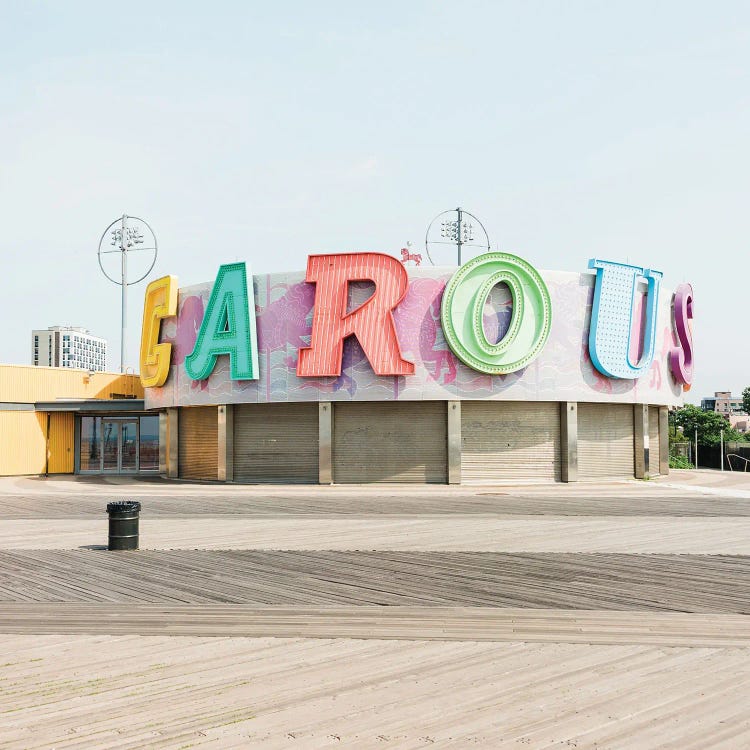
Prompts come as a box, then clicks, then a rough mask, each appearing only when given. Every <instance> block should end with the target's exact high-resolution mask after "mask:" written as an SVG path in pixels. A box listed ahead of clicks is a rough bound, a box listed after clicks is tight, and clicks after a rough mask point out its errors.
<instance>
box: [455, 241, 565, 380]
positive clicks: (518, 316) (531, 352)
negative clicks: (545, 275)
mask: <svg viewBox="0 0 750 750" xmlns="http://www.w3.org/2000/svg"><path fill="white" fill-rule="evenodd" d="M503 283H504V284H507V285H508V288H509V289H510V295H511V299H512V300H513V311H512V313H511V320H510V325H509V327H508V331H507V332H506V334H505V336H503V337H502V339H501V340H500V341H498V342H496V343H492V342H491V341H489V340H488V339H487V333H486V332H485V330H484V322H483V313H484V306H485V303H486V302H487V298H488V297H489V295H490V292H491V291H492V289H493V288H494V287H496V286H497V285H498V284H503ZM441 322H442V324H443V333H444V334H445V339H446V341H447V342H448V346H449V347H450V348H451V350H452V351H453V353H454V354H455V355H456V356H457V357H458V358H459V359H460V360H461V361H462V362H463V363H464V364H466V365H468V366H469V367H471V368H472V369H474V370H477V371H478V372H484V373H487V374H488V375H505V374H507V373H510V372H515V371H516V370H520V369H521V368H523V367H526V365H528V364H529V362H531V361H532V360H533V359H534V358H535V357H536V356H537V355H538V354H539V353H540V352H541V351H542V349H543V348H544V345H545V343H547V337H548V336H549V330H550V325H551V323H552V303H551V302H550V297H549V291H548V290H547V286H546V284H545V283H544V281H542V277H541V276H540V275H539V272H538V271H537V270H536V269H535V268H534V267H533V266H531V265H530V264H529V263H527V262H526V261H525V260H522V259H521V258H518V257H516V256H515V255H510V254H508V253H487V254H485V255H480V256H478V257H476V258H473V259H472V260H470V261H468V262H467V263H464V265H463V266H461V268H459V269H458V271H456V273H455V274H454V275H453V278H452V279H451V280H450V281H449V282H448V285H447V286H446V287H445V292H443V303H442V309H441Z"/></svg>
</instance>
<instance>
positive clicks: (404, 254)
mask: <svg viewBox="0 0 750 750" xmlns="http://www.w3.org/2000/svg"><path fill="white" fill-rule="evenodd" d="M410 260H413V261H414V265H415V266H419V265H421V264H422V256H421V255H420V254H419V253H410V252H409V248H408V247H402V248H401V262H402V263H403V264H404V265H405V264H406V263H408V262H409V261H410Z"/></svg>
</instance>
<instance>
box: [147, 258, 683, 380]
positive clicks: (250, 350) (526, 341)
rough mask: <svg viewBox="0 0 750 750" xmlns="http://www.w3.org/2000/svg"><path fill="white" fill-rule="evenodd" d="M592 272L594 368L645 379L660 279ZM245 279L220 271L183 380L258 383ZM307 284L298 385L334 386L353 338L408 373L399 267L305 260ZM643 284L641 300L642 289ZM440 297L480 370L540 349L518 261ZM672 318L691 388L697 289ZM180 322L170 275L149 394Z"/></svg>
mask: <svg viewBox="0 0 750 750" xmlns="http://www.w3.org/2000/svg"><path fill="white" fill-rule="evenodd" d="M589 268H592V269H594V270H595V271H596V278H595V282H594V295H593V305H592V310H591V322H590V327H589V332H588V341H589V356H590V359H591V362H592V364H593V365H594V367H595V368H596V369H597V370H598V371H599V372H601V373H602V374H603V375H605V376H606V377H608V378H616V379H631V380H634V379H637V378H640V377H642V376H643V375H644V374H645V373H646V372H647V371H648V370H649V368H650V367H651V364H652V361H653V358H654V350H655V344H656V334H657V308H658V303H659V296H660V292H661V279H662V273H661V272H660V271H653V270H650V269H646V268H642V267H640V266H633V265H629V264H624V263H615V262H611V261H604V260H599V259H592V260H591V261H589ZM251 278H252V277H251V276H250V272H249V270H248V269H247V267H246V265H245V263H230V264H227V265H222V266H220V268H219V271H218V274H217V277H216V281H215V282H214V284H213V287H212V289H211V292H210V296H209V298H208V303H207V306H206V312H205V315H204V316H203V318H202V320H201V322H200V329H199V330H198V332H197V338H196V340H195V345H194V347H193V349H192V351H191V352H190V353H189V354H188V355H187V356H186V357H185V360H184V367H185V372H186V373H187V375H188V377H189V378H190V379H192V380H205V379H206V378H208V377H209V376H210V375H211V373H212V372H213V370H214V367H215V365H216V360H217V358H218V357H219V356H222V355H228V357H229V377H230V378H231V379H232V380H258V378H259V367H258V340H257V334H256V320H255V318H256V316H255V314H254V312H255V299H254V294H253V286H252V283H251ZM305 281H306V282H307V283H308V284H310V285H314V294H315V297H314V304H313V316H312V330H311V335H310V343H309V345H308V346H299V344H298V345H297V347H298V352H299V357H298V360H297V376H298V377H300V378H327V377H339V376H340V375H341V372H342V356H343V347H344V341H345V339H347V338H348V337H349V336H355V337H356V339H357V340H358V342H359V344H360V346H361V348H362V351H363V353H364V355H365V357H366V359H367V361H368V362H369V364H370V366H371V367H372V370H373V372H374V373H375V374H376V375H380V376H406V377H408V376H410V375H413V374H414V372H415V368H414V364H413V363H412V362H410V361H409V360H408V359H406V358H405V357H404V356H403V354H402V350H401V346H400V343H399V337H398V333H397V329H396V325H395V323H394V318H393V313H394V310H396V309H398V307H399V305H400V304H401V303H402V301H403V300H404V297H405V296H406V294H407V291H408V290H409V279H408V276H407V272H406V269H405V268H404V266H403V264H402V263H400V262H399V261H398V260H397V259H396V258H394V257H392V256H390V255H384V254H382V253H345V254H330V255H312V256H310V257H309V258H308V264H307V273H306V276H305ZM358 281H369V282H371V283H372V284H373V285H374V291H373V293H372V295H371V296H370V297H369V298H368V299H367V300H366V301H365V302H364V303H362V304H361V305H360V306H359V307H357V308H356V309H354V310H351V311H350V310H349V309H348V299H349V290H350V284H351V283H353V282H358ZM643 282H645V287H646V293H645V295H644V294H643V293H642V292H641V291H640V290H641V289H642V288H643ZM499 284H505V285H506V286H507V288H508V289H509V290H510V295H511V299H512V312H511V317H510V323H509V325H508V328H507V330H506V332H505V334H504V335H503V336H502V337H501V338H500V340H499V341H491V340H490V339H489V338H488V336H487V332H486V330H485V327H484V310H485V306H486V303H487V300H488V299H489V298H490V295H491V292H492V290H493V289H494V288H495V287H496V286H497V285H499ZM438 300H439V305H440V309H439V313H440V315H439V317H440V325H441V326H442V331H443V334H444V337H445V341H446V343H447V345H448V347H449V348H450V350H451V351H452V352H453V353H454V354H455V356H456V357H457V358H458V359H459V360H461V362H463V363H464V364H465V365H467V366H468V367H470V368H472V369H473V370H476V371H478V372H480V373H483V374H486V375H504V374H508V373H512V372H516V371H518V370H521V369H523V368H525V367H527V366H528V365H529V364H530V363H531V362H533V361H534V359H535V358H536V357H538V356H539V354H540V353H541V352H542V350H543V349H544V347H545V344H546V343H547V340H548V337H549V334H550V329H551V325H552V314H553V307H552V299H551V297H550V293H549V290H548V288H547V286H546V284H545V282H544V280H543V279H542V277H541V275H540V274H539V272H538V271H537V270H536V269H535V268H534V267H533V266H532V265H531V264H529V263H528V262H527V261H525V260H523V259H522V258H519V257H517V256H515V255H510V254H509V253H499V252H495V253H486V254H484V255H481V256H478V257H476V258H473V259H471V260H469V261H468V262H467V263H465V264H464V265H462V266H461V267H460V268H459V269H458V270H457V271H456V272H455V273H454V275H453V276H452V278H451V279H450V280H449V281H448V283H447V285H446V286H445V289H444V290H443V293H442V298H438ZM405 304H406V303H405ZM308 309H309V308H308ZM673 310H674V316H673V317H674V319H673V325H674V334H673V335H674V337H675V340H676V342H677V345H676V346H673V347H671V348H670V349H669V353H668V360H669V369H670V371H671V373H672V377H673V378H674V381H675V382H676V383H678V384H680V385H682V386H683V387H684V389H685V390H687V389H689V387H690V384H691V382H692V377H693V339H692V331H691V328H690V321H691V320H692V317H693V289H692V287H691V286H690V285H689V284H682V285H680V286H679V287H678V289H677V291H676V293H675V296H674V300H673ZM251 311H252V313H253V314H251ZM176 314H177V279H176V278H175V277H173V276H165V277H164V278H161V279H157V280H156V281H154V282H152V283H151V284H149V286H148V288H147V290H146V295H145V299H144V312H143V333H142V338H141V362H140V364H141V381H142V382H143V385H144V386H145V387H151V388H155V387H160V386H163V385H164V384H165V382H166V381H167V379H168V376H169V366H170V357H171V348H172V347H171V344H169V343H159V333H160V327H161V322H162V320H164V319H165V318H168V317H172V316H175V315H176ZM196 325H197V324H196ZM402 334H403V331H402ZM639 352H640V353H639Z"/></svg>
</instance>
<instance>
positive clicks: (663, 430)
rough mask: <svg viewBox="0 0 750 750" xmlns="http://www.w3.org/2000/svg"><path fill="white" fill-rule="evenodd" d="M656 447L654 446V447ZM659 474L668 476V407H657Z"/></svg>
mask: <svg viewBox="0 0 750 750" xmlns="http://www.w3.org/2000/svg"><path fill="white" fill-rule="evenodd" d="M654 447H656V446H654ZM659 474H662V475H663V476H666V475H667V474H669V407H667V406H660V407H659Z"/></svg>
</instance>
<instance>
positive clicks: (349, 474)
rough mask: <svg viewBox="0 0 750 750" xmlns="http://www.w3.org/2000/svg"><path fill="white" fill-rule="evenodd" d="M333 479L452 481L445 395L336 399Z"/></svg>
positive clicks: (345, 481)
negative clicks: (427, 398) (402, 399)
mask: <svg viewBox="0 0 750 750" xmlns="http://www.w3.org/2000/svg"><path fill="white" fill-rule="evenodd" d="M333 418H334V427H333V443H334V451H333V456H334V458H333V466H334V473H333V479H334V482H338V483H347V482H349V483H359V482H434V483H440V482H447V481H448V466H447V405H446V402H445V401H405V402H392V401H386V402H383V401H380V402H365V403H336V404H335V405H334V408H333Z"/></svg>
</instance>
